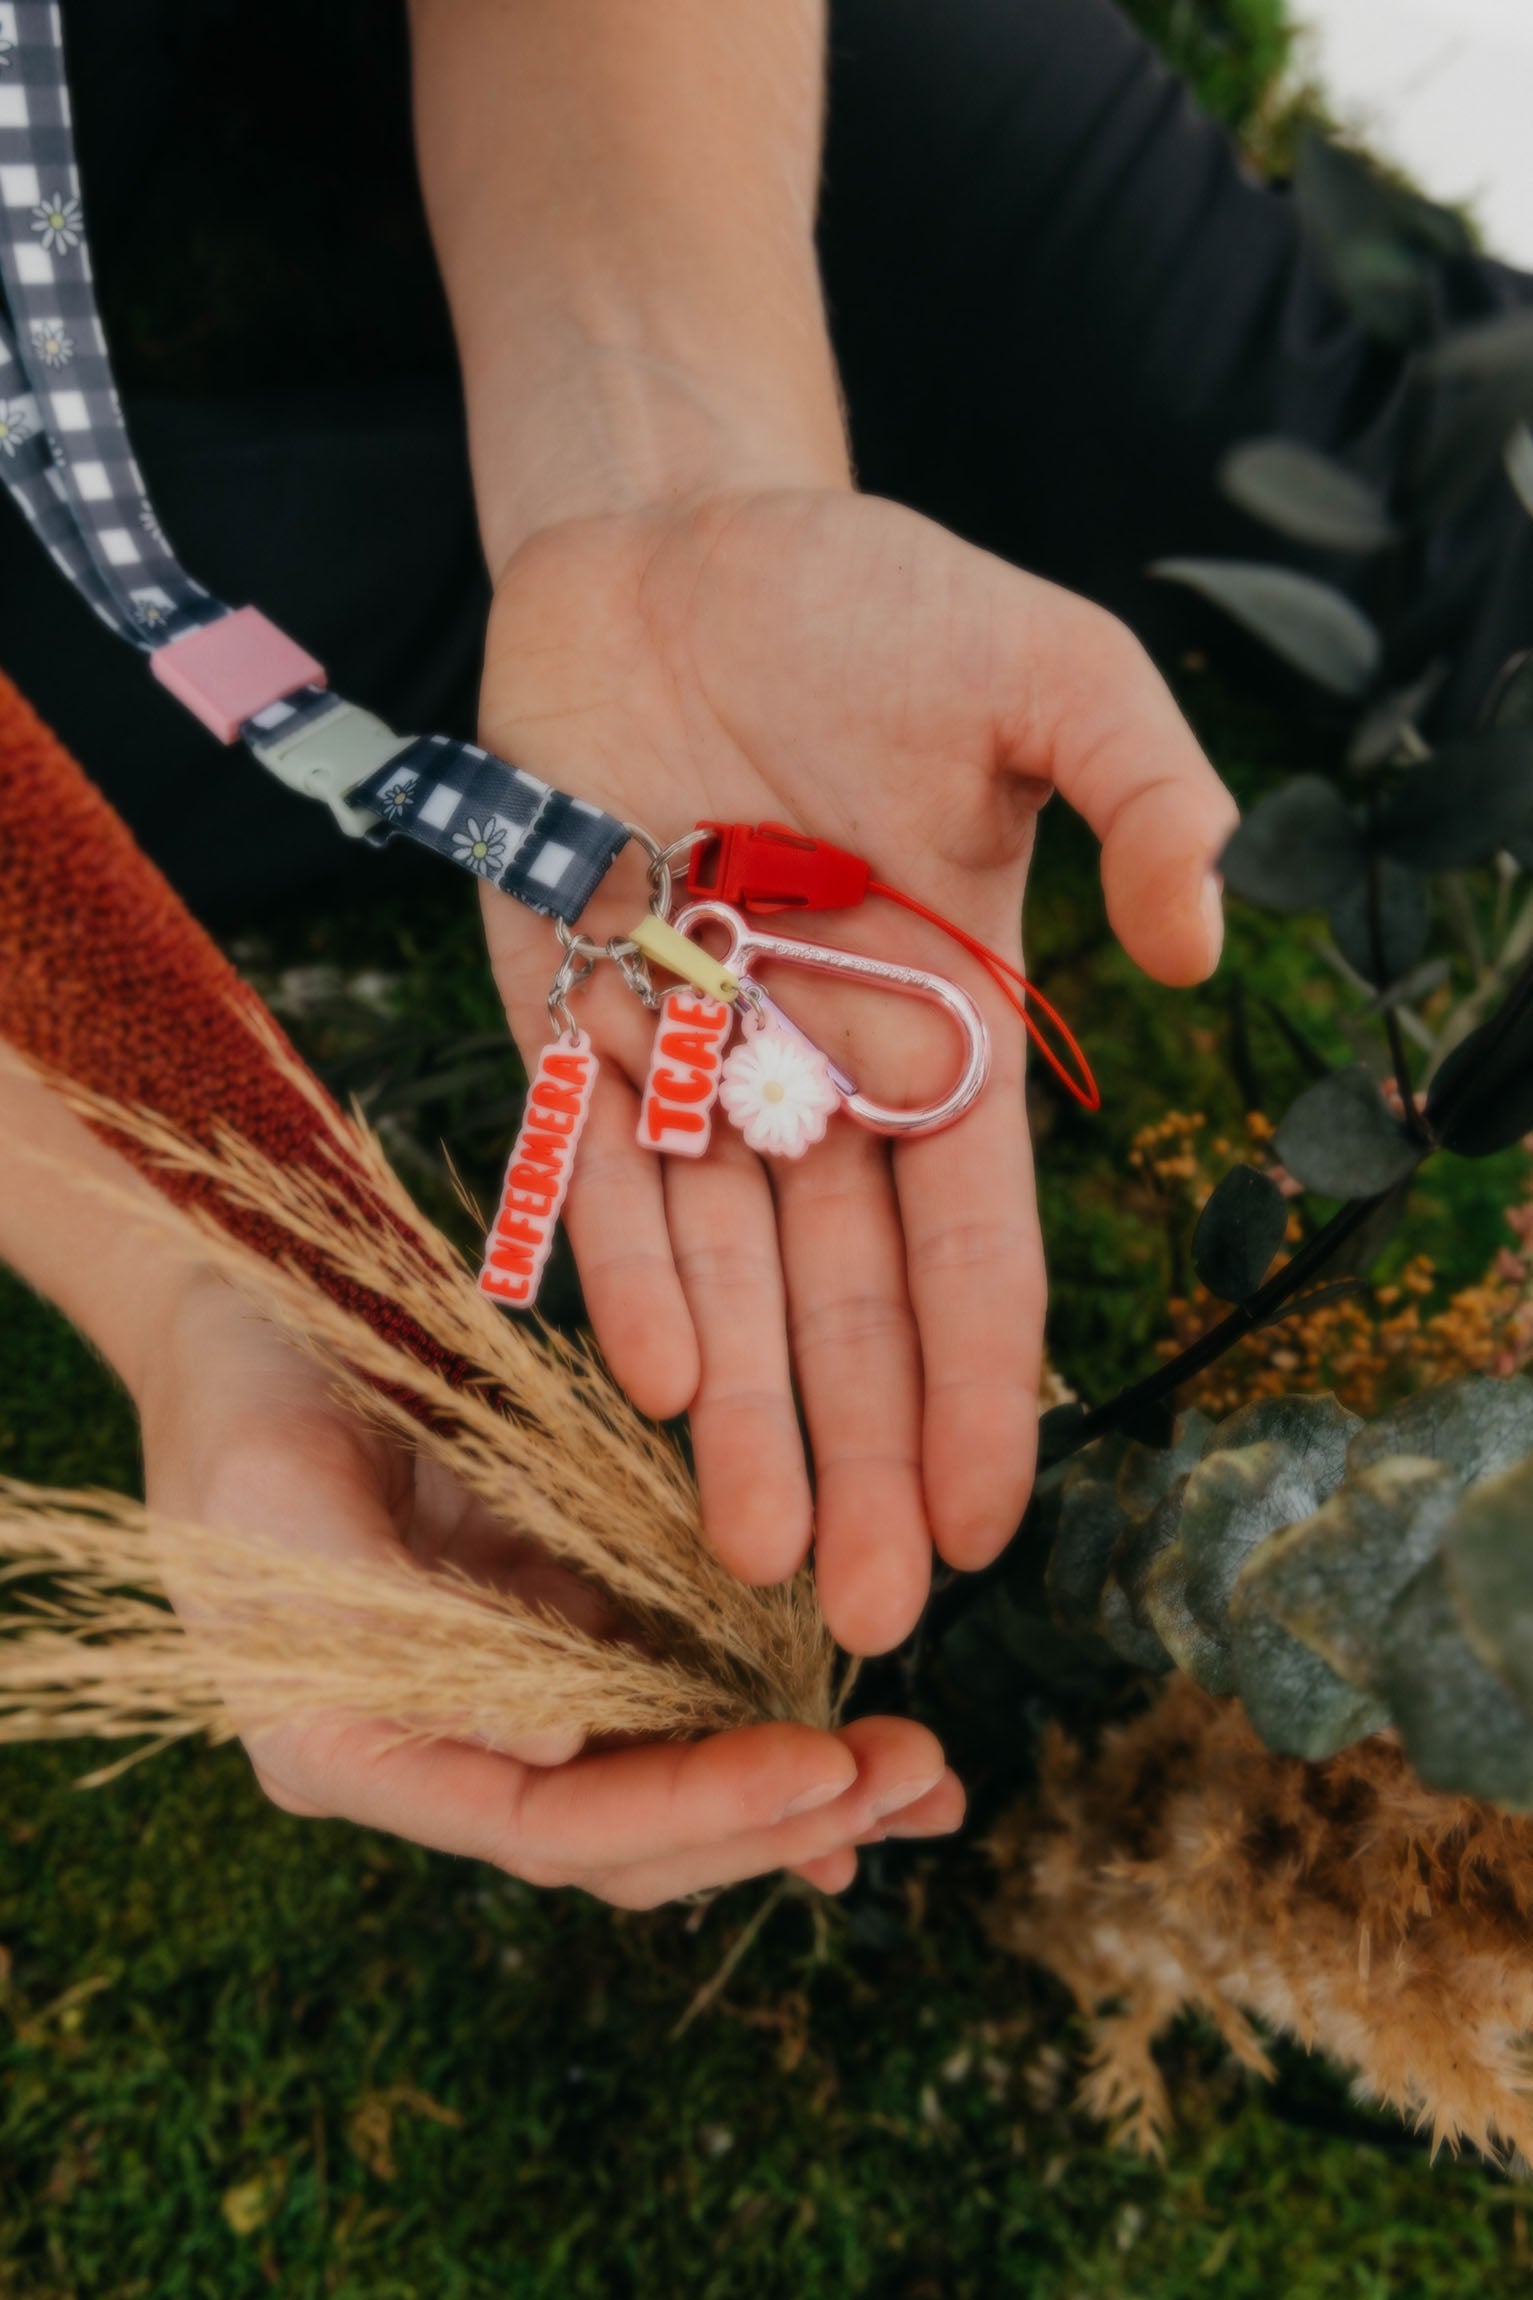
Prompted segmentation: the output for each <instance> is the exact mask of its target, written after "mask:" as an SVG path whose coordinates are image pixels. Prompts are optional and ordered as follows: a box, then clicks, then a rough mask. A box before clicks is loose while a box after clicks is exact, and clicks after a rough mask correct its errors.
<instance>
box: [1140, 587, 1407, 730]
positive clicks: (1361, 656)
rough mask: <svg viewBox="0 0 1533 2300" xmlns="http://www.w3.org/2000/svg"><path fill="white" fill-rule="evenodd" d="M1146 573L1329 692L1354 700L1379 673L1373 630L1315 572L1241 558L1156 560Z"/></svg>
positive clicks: (1380, 654) (1378, 646)
mask: <svg viewBox="0 0 1533 2300" xmlns="http://www.w3.org/2000/svg"><path fill="white" fill-rule="evenodd" d="M1150 573H1151V574H1152V575H1154V576H1158V577H1159V578H1160V580H1161V581H1162V582H1165V583H1183V584H1185V585H1186V586H1187V588H1188V589H1189V590H1192V591H1197V592H1199V593H1201V595H1202V596H1203V597H1204V598H1205V599H1208V600H1211V601H1212V603H1213V604H1214V606H1216V607H1218V608H1221V609H1222V610H1223V612H1224V613H1225V614H1226V615H1228V616H1229V617H1230V619H1231V621H1232V622H1236V623H1239V624H1241V625H1242V626H1243V628H1244V629H1245V630H1247V631H1249V632H1250V633H1251V634H1252V636H1253V637H1255V638H1257V639H1260V640H1261V642H1262V643H1263V645H1264V646H1266V647H1269V648H1270V649H1271V651H1272V653H1273V654H1274V655H1277V656H1279V657H1280V658H1281V659H1282V661H1283V662H1285V663H1287V664H1289V665H1291V667H1292V668H1293V669H1294V670H1296V671H1300V672H1302V673H1303V675H1304V676H1305V678H1307V679H1311V680H1313V681H1314V683H1315V685H1316V686H1317V687H1323V688H1325V690H1326V691H1327V693H1328V694H1332V695H1340V696H1342V697H1344V698H1345V699H1346V700H1347V701H1349V702H1355V701H1356V700H1357V699H1358V698H1359V697H1360V696H1362V695H1365V694H1366V693H1367V692H1368V689H1369V688H1370V687H1371V686H1372V685H1373V682H1374V680H1375V679H1376V678H1377V676H1378V672H1379V665H1380V663H1381V662H1382V660H1383V653H1384V643H1383V641H1382V639H1381V638H1380V636H1379V633H1378V629H1377V627H1376V626H1375V625H1374V624H1373V623H1372V622H1370V620H1369V619H1368V617H1367V616H1366V615H1365V614H1364V613H1363V611H1362V609H1361V608H1360V607H1355V606H1354V605H1353V604H1352V601H1351V600H1350V599H1348V598H1347V597H1345V595H1344V594H1343V593H1342V592H1340V591H1337V590H1335V589H1333V587H1332V586H1331V585H1330V584H1329V583H1321V582H1318V581H1317V580H1316V579H1315V577H1314V576H1312V575H1299V574H1296V573H1295V572H1294V571H1293V570H1292V569H1291V568H1288V567H1267V566H1264V565H1261V564H1260V563H1259V562H1255V561H1251V560H1245V559H1159V560H1157V561H1156V562H1155V564H1154V565H1153V566H1152V567H1151V569H1150Z"/></svg>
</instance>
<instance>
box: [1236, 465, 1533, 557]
mask: <svg viewBox="0 0 1533 2300" xmlns="http://www.w3.org/2000/svg"><path fill="white" fill-rule="evenodd" d="M1530 452H1533V448H1530ZM1219 484H1220V486H1221V487H1222V488H1223V490H1224V492H1225V494H1226V495H1227V496H1228V497H1229V499H1230V501H1231V502H1232V503H1235V504H1238V505H1239V507H1240V509H1241V510H1242V511H1247V512H1249V513H1250V515H1251V517H1252V518H1253V519H1260V520H1261V521H1263V523H1264V524H1265V525H1266V526H1268V527H1272V528H1275V529H1276V531H1277V532H1278V534H1280V535H1287V536H1289V537H1291V538H1292V540H1293V541H1294V542H1296V543H1308V544H1312V545H1313V546H1314V547H1315V548H1316V549H1317V550H1320V551H1355V552H1370V551H1380V550H1382V549H1383V547H1384V545H1385V544H1386V543H1392V542H1394V540H1395V537H1396V534H1397V529H1396V528H1395V526H1394V524H1393V522H1392V521H1391V519H1390V516H1389V511H1388V507H1387V505H1386V504H1385V501H1384V498H1383V496H1382V495H1381V494H1380V493H1379V491H1378V489H1377V488H1376V487H1374V486H1372V485H1371V484H1370V482H1369V481H1368V480H1366V479H1360V478H1359V477H1358V476H1357V474H1356V473H1355V472H1353V471H1348V470H1347V468H1346V466H1345V465H1344V464H1341V463H1336V462H1333V461H1332V459H1331V457H1330V456H1328V455H1322V454H1321V453H1320V451H1319V449H1318V448H1314V447H1307V446H1306V445H1305V444H1304V442H1303V441H1302V440H1297V439H1248V440H1245V441H1243V442H1242V443H1241V444H1240V445H1239V446H1238V447H1232V448H1231V449H1230V451H1229V453H1228V454H1227V455H1226V456H1225V458H1224V460H1223V462H1222V463H1221V464H1220V466H1219Z"/></svg>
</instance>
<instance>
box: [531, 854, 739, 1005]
mask: <svg viewBox="0 0 1533 2300" xmlns="http://www.w3.org/2000/svg"><path fill="white" fill-rule="evenodd" d="M623 828H624V829H625V830H626V831H627V833H628V835H629V837H630V838H631V839H633V840H634V841H635V843H636V844H637V845H639V846H641V847H642V848H643V849H644V852H645V855H646V856H647V858H648V869H647V873H646V876H647V878H648V881H649V907H650V910H651V911H652V912H653V914H654V916H655V917H656V918H661V919H664V920H666V921H667V923H669V920H670V916H671V910H672V907H673V905H674V903H675V899H676V877H675V869H674V866H675V864H676V863H678V862H680V861H681V860H682V858H683V857H684V856H686V855H689V854H690V853H691V852H692V849H693V848H694V847H695V846H699V845H701V844H702V842H703V841H704V840H705V839H709V838H711V837H712V836H713V833H712V832H711V831H688V832H687V833H686V835H685V837H683V838H679V839H672V841H671V843H670V845H669V846H662V845H661V844H660V841H659V840H658V839H657V838H655V837H653V836H652V835H651V833H650V832H648V831H647V830H645V829H644V828H643V826H642V825H641V824H639V823H625V824H624V825H623ZM554 932H555V934H556V935H557V936H558V938H559V945H560V948H561V949H562V950H563V952H564V957H563V959H562V961H561V962H560V966H559V971H558V973H557V974H556V975H555V976H554V983H553V988H552V989H551V990H550V992H549V994H548V1011H549V1013H550V1015H551V1016H552V1017H553V1020H554V1023H555V1025H556V1027H557V1028H558V1029H560V1030H564V1031H568V1032H569V1033H570V1035H571V1036H572V1037H573V1035H574V1033H575V1023H574V1020H573V1018H572V1017H571V1015H570V1010H569V994H570V992H571V991H572V990H578V989H579V988H580V986H581V984H582V983H584V982H589V980H590V979H591V976H592V975H593V974H594V973H595V971H596V966H597V962H598V960H600V959H603V958H610V959H611V960H612V962H613V964H614V966H616V968H617V970H618V972H619V974H620V975H621V976H622V978H623V980H624V982H625V983H626V984H627V985H628V988H629V989H630V990H631V991H632V992H633V994H634V996H635V998H637V999H639V1000H641V1001H642V1002H643V1004H644V1005H645V1006H647V1007H648V1008H649V1010H650V1012H651V1013H654V1012H655V1011H656V1010H657V1009H658V1007H659V1005H660V993H659V992H658V991H657V990H656V988H655V986H654V983H653V981H652V980H651V979H650V972H649V965H648V962H647V960H646V959H645V956H644V953H643V952H642V951H641V950H640V948H639V946H638V944H637V943H636V942H631V941H630V940H629V939H628V937H627V936H626V935H621V934H614V935H609V936H608V938H607V940H606V942H605V943H600V942H593V941H592V940H591V938H590V936H589V935H584V934H577V933H576V932H575V931H574V929H573V927H569V926H566V924H565V922H564V920H563V919H562V918H560V919H555V921H554Z"/></svg>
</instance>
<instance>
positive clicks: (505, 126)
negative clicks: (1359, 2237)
mask: <svg viewBox="0 0 1533 2300" xmlns="http://www.w3.org/2000/svg"><path fill="white" fill-rule="evenodd" d="M411 15H412V23H413V29H414V41H415V88H416V115H417V134H418V142H419V150H420V166H421V178H422V184H423V187H424V191H425V197H426V203H427V209H428V212H429V215H430V219H431V225H432V231H433V237H434V239H435V243H436V247H437V251H438V256H439V260H440V262H441V266H442V273H443V277H444V280H445V282H446V287H447V292H448V297H449V300H450V302H451V305H452V310H453V316H454V322H455V325H456V329H457V334H458V340H459V346H460V351H461V355H462V362H463V372H464V382H465V389H466V393H467V399H468V411H469V426H470V438H471V445H472V451H473V458H474V471H475V483H476V489H477V493H478V498H479V505H480V516H481V525H482V529H483V534H484V542H485V550H486V554H487V557H488V559H489V562H490V566H491V570H492V572H494V573H497V574H498V572H499V570H500V569H501V567H502V566H503V565H504V563H505V561H506V559H507V558H508V557H509V556H510V555H511V553H512V552H513V551H514V550H515V549H516V548H517V546H518V544H519V543H521V542H522V541H523V540H524V539H525V538H526V536H527V535H529V534H530V533H532V532H534V531H535V530H536V529H538V528H539V527H542V526H544V525H546V524H548V523H549V522H550V521H551V520H554V519H560V518H569V517H576V516H580V515H582V514H586V513H597V512H603V511H621V510H632V509H636V508H639V507H642V506H644V505H648V504H654V503H662V502H666V501H668V500H684V499H686V498H689V497H691V496H694V495H697V494H701V493H705V492H707V491H709V490H710V489H716V488H734V487H741V486H749V487H758V486H773V485H787V486H794V485H838V484H845V482H846V478H847V461H846V447H845V439H844V433H843V427H842V420H841V408H840V400H839V394H838V389H837V383H836V376H835V368H834V362H833V359H832V356H831V352H830V347H829V341H828V337H827V332H826V327H825V318H824V310H823V304H822V299H821V294H820V284H819V276H818V270H817V265H816V260H815V248H814V212H815V201H816V194H817V186H818V176H819V161H820V137H821V114H822V106H823V82H824V39H825V32H824V9H823V0H412V8H411Z"/></svg>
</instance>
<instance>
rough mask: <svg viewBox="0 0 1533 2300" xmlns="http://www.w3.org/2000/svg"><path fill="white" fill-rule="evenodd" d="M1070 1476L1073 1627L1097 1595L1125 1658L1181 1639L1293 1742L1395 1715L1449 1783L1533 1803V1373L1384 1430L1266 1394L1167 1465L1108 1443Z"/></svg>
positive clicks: (1465, 1385)
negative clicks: (1080, 1506)
mask: <svg viewBox="0 0 1533 2300" xmlns="http://www.w3.org/2000/svg"><path fill="white" fill-rule="evenodd" d="M1066 1484H1067V1487H1068V1488H1069V1489H1070V1490H1071V1491H1073V1492H1074V1493H1075V1494H1077V1495H1079V1496H1081V1497H1083V1499H1084V1497H1087V1496H1090V1499H1091V1515H1090V1520H1089V1545H1088V1544H1087V1542H1086V1539H1085V1529H1086V1525H1087V1519H1086V1518H1085V1516H1083V1517H1082V1518H1081V1520H1080V1531H1079V1532H1078V1533H1077V1536H1076V1538H1077V1542H1078V1544H1079V1545H1080V1547H1079V1554H1080V1556H1081V1557H1082V1558H1083V1557H1084V1556H1085V1553H1086V1549H1087V1547H1088V1546H1089V1572H1088V1571H1082V1570H1077V1573H1076V1582H1075V1587H1074V1596H1075V1606H1074V1611H1073V1615H1072V1627H1073V1629H1074V1630H1075V1632H1076V1633H1077V1634H1078V1633H1079V1630H1080V1628H1081V1626H1082V1624H1083V1621H1084V1618H1085V1616H1086V1614H1087V1612H1088V1611H1089V1609H1090V1607H1091V1605H1092V1604H1093V1603H1094V1605H1095V1608H1096V1627H1097V1631H1098V1634H1099V1635H1100V1636H1101V1637H1102V1639H1103V1641H1104V1643H1105V1644H1107V1645H1109V1646H1110V1647H1111V1648H1112V1650H1113V1651H1114V1652H1115V1653H1117V1654H1118V1656H1119V1658H1120V1659H1122V1660H1124V1661H1126V1662H1128V1663H1130V1664H1131V1665H1134V1666H1138V1667H1144V1668H1150V1669H1161V1668H1163V1667H1164V1666H1165V1663H1164V1661H1163V1660H1162V1658H1161V1650H1162V1649H1163V1650H1164V1653H1165V1654H1166V1655H1169V1657H1170V1660H1171V1662H1172V1663H1173V1664H1174V1665H1175V1666H1176V1667H1177V1668H1179V1669H1182V1670H1184V1671H1186V1673H1187V1674H1188V1675H1189V1676H1190V1677H1192V1678H1194V1679H1195V1680H1196V1682H1197V1683H1198V1684H1200V1685H1201V1686H1203V1687H1204V1689H1205V1690H1206V1691H1208V1692H1210V1693H1215V1694H1227V1693H1238V1694H1239V1696H1240V1698H1241V1700H1242V1701H1243V1702H1244V1704H1245V1706H1246V1709H1247V1711H1248V1713H1249V1715H1250V1718H1251V1721H1252V1723H1253V1725H1254V1726H1255V1727H1256V1730H1257V1732H1258V1733H1259V1734H1260V1735H1261V1736H1262V1738H1263V1739H1264V1740H1265V1741H1266V1742H1267V1744H1268V1745H1269V1747H1271V1748H1273V1749H1276V1750H1279V1751H1281V1752H1282V1753H1284V1754H1285V1755H1290V1756H1297V1757H1306V1758H1311V1759H1315V1758H1322V1757H1327V1756H1330V1755H1333V1754H1334V1753H1335V1752H1336V1751H1337V1750H1338V1749H1341V1748H1345V1747H1346V1746H1347V1745H1348V1744H1349V1743H1350V1742H1352V1741H1356V1740H1358V1739H1361V1738H1362V1737H1363V1736H1364V1735H1365V1734H1368V1733H1373V1732H1376V1731H1378V1730H1379V1729H1380V1728H1381V1727H1382V1726H1385V1725H1387V1724H1391V1723H1393V1724H1394V1725H1396V1726H1397V1727H1398V1728H1399V1730H1400V1732H1401V1734H1402V1737H1403V1739H1404V1742H1405V1747H1406V1752H1407V1754H1408V1755H1409V1757H1410V1758H1411V1760H1412V1762H1413V1763H1415V1764H1416V1765H1417V1766H1418V1768H1419V1769H1420V1771H1421V1773H1422V1775H1423V1778H1424V1779H1426V1780H1428V1781H1430V1782H1431V1783H1432V1784H1433V1785H1434V1786H1436V1787H1439V1788H1443V1789H1451V1790H1457V1791H1460V1792H1462V1793H1464V1794H1466V1795H1472V1796H1487V1797H1494V1798H1497V1799H1500V1800H1502V1801H1504V1802H1507V1803H1511V1804H1516V1805H1525V1806H1530V1807H1533V1562H1530V1561H1533V1540H1530V1528H1533V1382H1530V1381H1528V1380H1526V1379H1524V1378H1522V1377H1518V1378H1516V1379H1513V1380H1510V1381H1498V1380H1494V1379H1492V1378H1490V1377H1489V1376H1472V1377H1466V1378H1464V1379H1462V1380H1459V1381H1455V1382H1449V1383H1444V1384H1442V1385H1440V1386H1438V1387H1436V1388H1434V1389H1429V1390H1425V1391H1423V1392H1421V1393H1420V1394H1419V1395H1418V1396H1416V1397H1414V1398H1412V1399H1410V1400H1409V1401H1408V1402H1407V1403H1406V1404H1405V1405H1403V1406H1401V1407H1400V1408H1398V1409H1397V1410H1396V1411H1395V1412H1394V1413H1392V1414H1389V1415H1385V1416H1382V1417H1381V1418H1380V1419H1379V1421H1378V1422H1376V1423H1375V1424H1374V1425H1373V1426H1372V1427H1371V1428H1370V1427H1366V1426H1365V1425H1363V1424H1362V1423H1361V1422H1359V1420H1358V1419H1357V1417H1356V1416H1355V1415H1352V1414H1347V1413H1344V1412H1343V1411H1342V1410H1341V1409H1340V1408H1339V1407H1338V1406H1337V1405H1336V1402H1335V1400H1334V1399H1331V1398H1324V1397H1321V1398H1315V1397H1293V1398H1276V1399H1263V1400H1260V1401H1258V1402H1256V1403H1254V1404H1252V1405H1250V1406H1246V1407H1243V1408H1242V1409H1241V1410H1240V1411H1239V1412H1238V1413H1235V1414H1231V1415H1230V1416H1229V1417H1228V1419H1227V1420H1225V1421H1223V1422H1221V1423H1219V1424H1218V1425H1217V1427H1215V1428H1214V1429H1212V1430H1209V1429H1207V1428H1206V1427H1196V1426H1191V1425H1189V1424H1184V1425H1182V1427H1181V1428H1180V1429H1179V1431H1178V1433H1177V1439H1176V1441H1175V1443H1174V1444H1173V1446H1172V1447H1171V1448H1168V1449H1167V1450H1166V1451H1165V1453H1163V1454H1162V1455H1161V1456H1160V1457H1159V1462H1158V1464H1156V1463H1155V1462H1154V1458H1153V1456H1152V1455H1151V1454H1150V1453H1149V1452H1148V1450H1147V1449H1145V1448H1143V1447H1135V1448H1130V1449H1124V1448H1123V1447H1122V1444H1121V1441H1120V1440H1114V1439H1107V1440H1103V1441H1101V1442H1100V1443H1099V1444H1098V1445H1097V1446H1095V1447H1092V1448H1090V1449H1088V1450H1087V1451H1086V1452H1085V1453H1084V1454H1083V1455H1082V1456H1081V1457H1080V1459H1079V1461H1078V1462H1076V1463H1075V1464H1074V1465H1073V1466H1072V1468H1071V1469H1070V1471H1069V1472H1068V1473H1067V1479H1066ZM1115 1515H1116V1517H1117V1519H1118V1520H1119V1521H1120V1522H1119V1523H1118V1530H1117V1532H1116V1535H1115V1536H1114V1534H1113V1531H1112V1528H1113V1523H1114V1518H1115ZM1065 1522H1067V1521H1065ZM1104 1556H1105V1557H1106V1558H1107V1566H1106V1571H1105V1574H1104V1572H1103V1568H1102V1560H1103V1558H1104ZM1060 1578H1061V1580H1064V1579H1067V1578H1068V1576H1067V1575H1062V1576H1061V1577H1060ZM1049 1586H1050V1588H1051V1589H1052V1588H1053V1587H1054V1586H1055V1575H1054V1572H1053V1569H1052V1567H1051V1570H1050V1575H1049Z"/></svg>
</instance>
